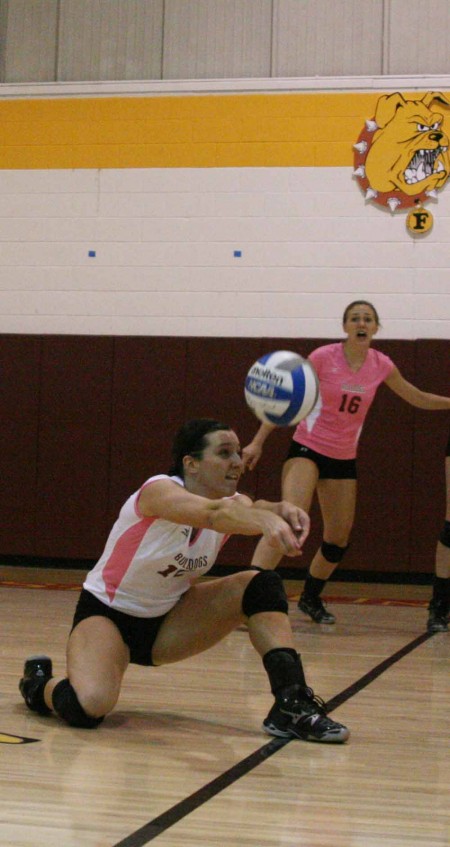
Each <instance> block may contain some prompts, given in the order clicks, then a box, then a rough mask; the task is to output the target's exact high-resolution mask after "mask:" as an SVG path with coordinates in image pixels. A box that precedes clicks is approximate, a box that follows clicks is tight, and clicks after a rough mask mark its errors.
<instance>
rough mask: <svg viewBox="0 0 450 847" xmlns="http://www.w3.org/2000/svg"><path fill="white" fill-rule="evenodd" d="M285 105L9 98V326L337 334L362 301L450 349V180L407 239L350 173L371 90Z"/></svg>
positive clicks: (0, 259) (4, 276) (391, 333)
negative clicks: (429, 220) (425, 221)
mask: <svg viewBox="0 0 450 847" xmlns="http://www.w3.org/2000/svg"><path fill="white" fill-rule="evenodd" d="M396 82H399V86H396ZM401 82H402V81H396V80H389V81H388V82H386V80H384V82H383V84H384V86H385V87H386V86H387V85H388V84H389V85H390V86H391V90H392V91H395V90H398V88H399V87H400V83H401ZM431 82H432V81H431ZM441 82H442V81H441ZM430 89H431V90H433V89H432V85H430ZM402 90H403V91H404V93H405V96H411V97H412V96H415V95H414V92H410V93H409V94H408V92H405V89H404V88H403V89H402ZM284 96H287V98H288V99H287V100H284V101H281V100H280V95H279V94H277V93H266V94H264V95H259V96H258V95H254V94H252V95H236V96H234V97H232V98H231V100H229V101H227V98H226V97H221V96H220V95H208V94H204V95H200V96H197V97H195V96H193V97H184V96H178V97H177V96H174V97H163V98H161V97H158V96H155V97H151V96H148V97H139V98H132V97H128V98H127V97H119V98H118V99H117V100H116V99H115V98H114V97H112V98H106V99H105V98H104V99H103V100H102V99H97V100H96V98H95V97H92V98H90V99H89V98H86V99H83V100H80V99H77V98H73V99H71V98H70V97H69V98H62V99H61V97H59V98H58V97H55V98H42V97H40V98H36V97H35V98H28V99H27V98H23V97H22V98H15V97H6V98H3V99H2V100H1V101H0V116H3V122H2V127H3V130H2V133H3V142H2V147H1V150H0V152H2V153H3V155H2V162H3V165H4V167H3V168H2V169H1V170H0V332H2V333H63V334H64V333H69V334H97V335H99V334H100V335H104V334H106V335H163V336H170V335H175V336H226V337H245V336H252V337H264V336H280V337H286V338H289V337H329V338H332V337H337V336H339V335H340V333H341V315H342V311H343V309H344V307H345V305H346V304H347V303H348V302H350V301H351V300H353V299H355V298H359V297H363V298H365V299H369V300H372V301H373V302H374V303H375V305H376V307H377V309H378V310H379V313H380V316H381V319H382V324H383V329H382V332H381V334H380V338H401V339H415V338H448V337H449V327H450V324H449V320H450V273H449V266H450V185H449V186H447V187H446V188H444V189H443V190H442V191H441V192H440V193H439V196H438V200H437V201H436V200H435V201H430V202H429V204H427V208H428V209H429V210H430V211H431V212H432V214H433V217H434V225H433V228H432V230H431V232H429V233H427V235H426V236H421V237H413V236H412V235H411V234H410V233H409V232H408V231H407V229H406V226H405V218H406V215H405V214H404V213H403V214H402V213H396V214H391V213H390V212H387V211H385V210H382V209H381V208H380V207H377V206H375V205H373V204H371V203H367V202H365V200H364V197H363V195H362V193H361V191H360V189H359V186H358V184H357V182H356V180H355V179H354V177H352V172H353V147H352V145H353V142H354V141H356V140H357V137H358V135H359V132H360V130H361V129H362V127H363V125H364V121H365V119H366V118H370V117H371V110H372V114H373V111H374V109H375V105H376V102H377V100H378V97H379V96H380V91H379V88H377V86H376V85H375V83H374V90H373V91H368V92H367V91H365V92H364V94H363V95H362V94H361V93H359V92H356V94H355V92H354V91H352V90H350V91H347V92H343V93H341V94H339V95H338V96H336V93H333V94H330V93H324V92H321V91H318V92H314V93H313V94H311V93H310V94H307V95H303V94H302V93H301V92H297V93H295V94H292V95H284ZM417 96H419V95H417ZM337 97H339V98H340V99H339V100H338V99H337ZM95 104H96V106H97V108H96V109H95V110H94V105H95ZM227 107H228V108H227ZM83 109H84V111H83ZM196 110H197V111H196ZM198 110H200V112H199V111H198ZM311 116H312V117H313V118H314V120H312V118H311ZM447 120H448V121H450V110H447ZM314 121H315V123H316V130H314ZM64 165H66V166H64ZM144 165H145V166H144Z"/></svg>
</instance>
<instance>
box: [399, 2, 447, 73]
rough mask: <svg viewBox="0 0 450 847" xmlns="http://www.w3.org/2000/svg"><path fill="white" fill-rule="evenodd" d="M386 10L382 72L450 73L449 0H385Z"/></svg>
mask: <svg viewBox="0 0 450 847" xmlns="http://www.w3.org/2000/svg"><path fill="white" fill-rule="evenodd" d="M385 10H386V12H385V13H386V32H387V38H386V67H385V68H384V73H386V74H390V75H395V74H448V73H450V3H449V2H448V0H385ZM424 88H426V81H425V80H424Z"/></svg>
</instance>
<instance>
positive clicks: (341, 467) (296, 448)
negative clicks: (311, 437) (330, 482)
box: [285, 441, 358, 479]
mask: <svg viewBox="0 0 450 847" xmlns="http://www.w3.org/2000/svg"><path fill="white" fill-rule="evenodd" d="M288 459H310V460H311V462H314V463H315V464H316V465H317V467H318V468H319V479H357V476H358V475H357V472H356V459H330V457H329V456H324V455H323V453H316V451H315V450H311V448H310V447H305V445H304V444H299V443H298V441H291V446H290V448H289V451H288V454H287V456H286V459H285V461H287V460H288Z"/></svg>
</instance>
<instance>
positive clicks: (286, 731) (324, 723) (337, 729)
mask: <svg viewBox="0 0 450 847" xmlns="http://www.w3.org/2000/svg"><path fill="white" fill-rule="evenodd" d="M263 730H264V732H267V734H268V735H274V736H275V737H276V738H301V739H302V740H303V741H321V742H322V743H325V744H341V743H342V742H344V741H347V738H348V737H349V736H350V732H349V730H348V729H347V727H346V726H344V725H343V724H341V723H338V722H337V721H333V720H331V718H328V717H327V713H326V709H325V703H324V702H323V700H321V698H320V697H316V695H315V694H314V692H313V690H312V689H311V688H299V686H290V688H286V689H285V690H284V693H283V694H280V695H279V696H277V697H276V699H275V703H274V704H273V706H272V708H271V710H270V712H269V714H268V715H267V717H266V719H265V721H264V722H263Z"/></svg>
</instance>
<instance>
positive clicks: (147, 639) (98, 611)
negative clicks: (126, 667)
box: [72, 588, 166, 665]
mask: <svg viewBox="0 0 450 847" xmlns="http://www.w3.org/2000/svg"><path fill="white" fill-rule="evenodd" d="M93 615H101V617H103V618H109V620H110V621H112V622H113V623H115V625H116V627H117V629H118V630H119V632H120V634H121V636H122V638H123V640H124V642H125V644H126V645H127V647H129V649H130V662H131V663H132V664H134V665H153V661H152V647H153V645H154V643H155V640H156V636H157V635H158V632H159V628H160V626H161V624H162V622H163V620H164V618H165V617H166V615H161V616H160V617H159V618H137V617H136V616H135V615H127V614H126V613H125V612H119V611H118V610H117V609H111V607H110V606H107V605H106V603H102V601H101V600H98V598H97V597H94V595H93V594H91V592H90V591H86V589H85V588H82V589H81V594H80V596H79V598H78V603H77V606H76V609H75V614H74V616H73V624H72V629H75V627H76V625H77V624H78V623H80V621H83V620H84V619H85V618H91V617H92V616H93Z"/></svg>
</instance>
